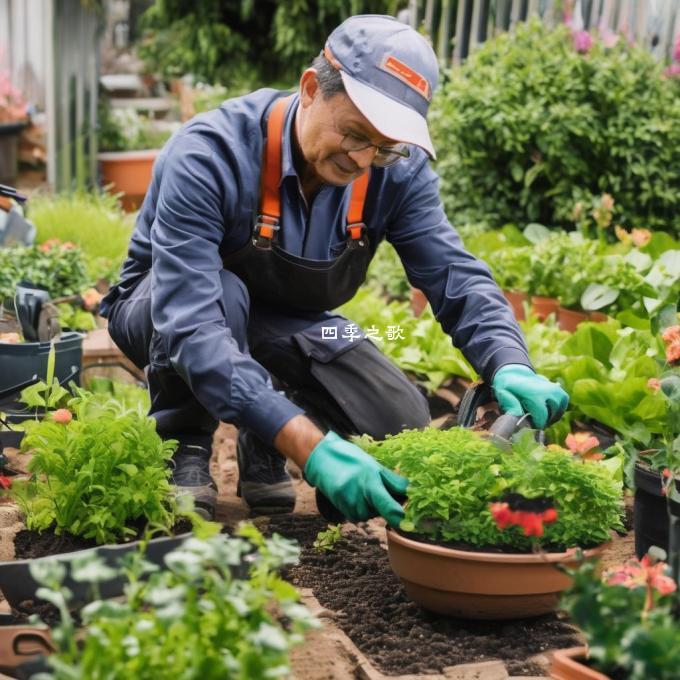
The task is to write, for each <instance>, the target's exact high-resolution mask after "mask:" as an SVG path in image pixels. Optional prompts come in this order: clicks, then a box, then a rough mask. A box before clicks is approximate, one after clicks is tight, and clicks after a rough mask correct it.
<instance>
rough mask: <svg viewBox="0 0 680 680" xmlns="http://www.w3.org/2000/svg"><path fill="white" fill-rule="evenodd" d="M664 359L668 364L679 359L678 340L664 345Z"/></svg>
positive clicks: (679, 344)
mask: <svg viewBox="0 0 680 680" xmlns="http://www.w3.org/2000/svg"><path fill="white" fill-rule="evenodd" d="M666 361H667V362H668V363H669V364H674V363H675V362H676V361H680V341H678V342H674V343H671V344H670V345H668V346H667V347H666Z"/></svg>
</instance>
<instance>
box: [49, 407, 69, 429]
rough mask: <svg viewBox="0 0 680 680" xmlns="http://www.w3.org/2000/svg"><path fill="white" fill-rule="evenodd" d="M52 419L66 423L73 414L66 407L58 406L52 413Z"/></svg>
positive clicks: (61, 423)
mask: <svg viewBox="0 0 680 680" xmlns="http://www.w3.org/2000/svg"><path fill="white" fill-rule="evenodd" d="M52 420H54V422H55V423H59V424H60V425H68V423H70V422H71V421H72V420H73V415H72V414H71V411H69V410H68V409H67V408H59V409H57V410H56V411H55V412H54V413H53V414H52Z"/></svg>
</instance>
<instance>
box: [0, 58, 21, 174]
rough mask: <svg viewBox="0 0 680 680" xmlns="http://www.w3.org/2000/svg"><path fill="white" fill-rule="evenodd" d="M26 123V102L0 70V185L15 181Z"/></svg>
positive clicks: (3, 71) (7, 75)
mask: <svg viewBox="0 0 680 680" xmlns="http://www.w3.org/2000/svg"><path fill="white" fill-rule="evenodd" d="M0 56H2V55H1V54H0ZM27 123H28V105H27V103H26V100H25V99H24V97H23V96H22V94H21V92H19V90H18V89H17V88H16V87H14V85H12V81H11V79H10V74H9V71H7V70H4V69H2V70H0V184H12V183H13V182H14V180H15V179H16V176H17V173H18V149H19V135H20V134H21V131H22V130H23V129H24V127H26V124H27Z"/></svg>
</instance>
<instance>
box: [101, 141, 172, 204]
mask: <svg viewBox="0 0 680 680" xmlns="http://www.w3.org/2000/svg"><path fill="white" fill-rule="evenodd" d="M159 152H160V150H159V149H150V150H148V151H106V152H104V153H100V154H99V156H98V160H99V162H100V165H101V177H102V184H103V185H104V186H107V185H109V184H112V185H113V187H112V191H113V192H114V193H122V194H123V196H122V200H121V202H122V204H123V208H124V209H125V210H128V211H131V210H137V208H139V206H140V205H141V204H142V201H143V200H144V195H145V194H146V190H147V189H148V188H149V184H151V170H152V168H153V164H154V161H155V160H156V157H157V156H158V154H159Z"/></svg>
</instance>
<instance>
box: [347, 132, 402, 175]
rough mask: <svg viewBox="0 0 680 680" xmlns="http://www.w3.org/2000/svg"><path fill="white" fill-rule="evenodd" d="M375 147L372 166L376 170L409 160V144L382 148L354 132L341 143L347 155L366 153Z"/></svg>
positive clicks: (348, 134) (349, 133)
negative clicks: (405, 159) (359, 152)
mask: <svg viewBox="0 0 680 680" xmlns="http://www.w3.org/2000/svg"><path fill="white" fill-rule="evenodd" d="M371 147H373V148H374V149H375V150H376V152H375V156H374V157H373V162H372V163H371V165H373V166H375V167H376V168H388V167H390V166H391V165H394V164H395V163H398V162H399V161H400V160H402V159H403V158H409V157H410V156H411V151H410V149H409V147H408V144H393V145H391V146H380V145H378V144H373V143H372V142H371V141H369V140H368V139H366V138H365V137H359V135H355V134H354V133H352V132H348V133H347V134H345V135H344V136H343V138H342V142H340V148H341V149H342V150H343V151H345V152H346V153H354V152H355V151H365V150H366V149H370V148H371Z"/></svg>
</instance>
